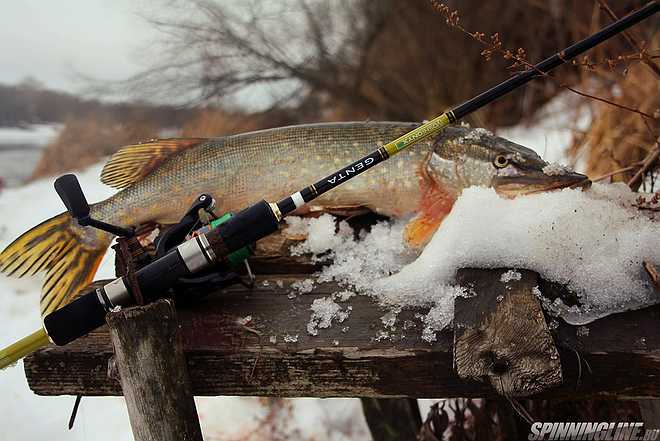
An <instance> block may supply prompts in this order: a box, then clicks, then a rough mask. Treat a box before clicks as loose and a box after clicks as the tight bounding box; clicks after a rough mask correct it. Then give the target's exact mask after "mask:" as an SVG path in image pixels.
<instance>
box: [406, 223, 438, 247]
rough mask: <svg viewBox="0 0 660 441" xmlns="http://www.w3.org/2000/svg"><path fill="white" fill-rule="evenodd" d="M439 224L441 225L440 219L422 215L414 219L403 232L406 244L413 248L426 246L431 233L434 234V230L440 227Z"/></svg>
mask: <svg viewBox="0 0 660 441" xmlns="http://www.w3.org/2000/svg"><path fill="white" fill-rule="evenodd" d="M440 223H442V218H440V219H437V218H432V217H426V216H424V215H419V216H417V217H415V218H414V219H413V220H411V221H410V222H409V223H408V225H406V230H405V232H404V237H405V239H406V242H407V243H408V245H410V246H411V247H414V248H419V247H421V246H423V245H426V243H427V242H428V241H429V240H430V239H431V236H432V235H433V233H435V230H437V229H438V227H439V226H440Z"/></svg>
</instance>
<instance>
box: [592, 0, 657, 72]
mask: <svg viewBox="0 0 660 441" xmlns="http://www.w3.org/2000/svg"><path fill="white" fill-rule="evenodd" d="M598 3H599V4H600V7H601V9H602V10H604V11H605V13H607V15H609V16H610V18H611V19H612V21H617V20H618V19H619V17H617V15H616V14H615V13H614V11H613V10H612V8H610V6H609V5H608V4H607V2H605V0H598ZM623 36H624V38H625V39H626V40H627V41H628V44H630V45H631V46H632V47H633V49H635V50H637V51H638V52H639V54H640V56H641V59H642V63H644V64H646V65H647V66H648V67H650V68H651V70H652V71H653V73H654V74H655V76H656V77H657V78H660V67H658V65H657V64H655V62H654V61H653V60H652V59H651V58H650V57H649V56H648V55H647V54H646V51H645V50H644V48H643V47H642V45H641V44H639V43H638V42H637V40H635V38H634V37H633V36H632V35H631V34H630V33H629V32H628V31H623Z"/></svg>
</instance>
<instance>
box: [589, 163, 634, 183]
mask: <svg viewBox="0 0 660 441" xmlns="http://www.w3.org/2000/svg"><path fill="white" fill-rule="evenodd" d="M640 165H642V161H638V162H635V163H634V164H633V165H629V166H628V167H623V168H619V169H617V170H614V171H611V172H609V173H605V174H604V175H601V176H598V177H597V178H593V179H592V180H591V182H600V181H602V180H605V179H607V178H611V177H612V176H614V175H618V174H620V173H625V172H627V171H631V170H635V169H636V168H637V167H638V166H640Z"/></svg>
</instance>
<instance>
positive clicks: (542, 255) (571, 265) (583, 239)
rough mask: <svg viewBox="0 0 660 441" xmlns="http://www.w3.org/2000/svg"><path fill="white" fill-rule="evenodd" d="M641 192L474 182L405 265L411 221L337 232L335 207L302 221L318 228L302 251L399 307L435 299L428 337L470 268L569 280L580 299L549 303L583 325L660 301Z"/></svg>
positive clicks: (652, 237) (657, 252) (658, 253)
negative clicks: (514, 191) (517, 190)
mask: <svg viewBox="0 0 660 441" xmlns="http://www.w3.org/2000/svg"><path fill="white" fill-rule="evenodd" d="M637 196H638V195H637V194H635V193H632V192H631V191H630V190H628V189H627V187H625V186H624V185H594V186H593V187H592V189H591V190H589V191H582V190H578V189H576V190H571V189H564V190H561V191H556V192H551V193H541V194H535V195H529V196H525V197H518V198H515V199H503V198H500V197H499V196H498V195H497V194H496V193H495V191H494V190H492V189H486V188H476V187H475V188H469V189H467V190H465V191H464V192H463V194H462V196H461V197H460V198H459V199H458V200H457V201H456V203H455V205H454V207H453V209H452V211H451V213H450V214H449V215H448V216H447V217H446V218H445V220H444V221H443V223H442V224H441V226H440V228H439V229H438V231H437V232H436V233H435V235H434V237H433V239H432V240H431V242H430V243H429V244H428V245H427V247H426V248H425V249H424V251H423V252H422V253H421V255H420V256H419V257H418V258H417V259H416V260H415V261H414V262H412V263H410V264H409V265H407V266H405V267H404V264H405V263H406V262H409V261H410V260H412V258H413V257H414V256H412V255H411V252H410V251H409V250H407V249H406V247H405V245H404V244H403V240H402V235H401V232H402V228H403V224H404V223H403V222H394V223H389V222H381V223H379V224H377V225H376V226H374V227H373V228H372V231H371V232H370V233H369V234H363V235H362V236H361V238H360V240H358V241H355V240H353V237H352V234H348V233H347V232H346V231H345V229H346V227H345V226H342V225H341V224H340V225H339V228H338V231H337V233H336V234H335V226H334V222H333V221H332V218H331V217H330V216H328V215H326V216H323V217H321V218H319V219H314V220H309V221H294V222H307V223H308V226H309V231H310V237H309V239H308V240H307V241H305V242H304V243H302V244H301V245H298V246H297V247H296V252H298V253H301V252H314V253H320V256H319V257H317V258H318V259H323V258H333V259H335V262H334V263H332V264H331V265H330V266H328V267H326V268H324V269H323V270H322V272H321V273H320V274H319V275H318V280H319V281H321V282H322V281H330V280H334V281H338V282H340V283H342V284H344V285H347V286H351V287H353V288H354V289H356V290H358V291H359V293H361V294H368V295H372V296H375V297H376V298H377V300H378V301H379V302H380V303H381V304H384V305H388V306H390V307H392V308H401V307H406V306H418V307H419V306H421V307H430V310H429V313H428V314H427V315H426V316H423V317H421V320H422V322H423V324H424V326H425V329H424V339H425V340H428V341H433V339H434V332H435V331H437V330H439V329H442V328H443V327H445V326H446V325H447V324H449V322H450V321H451V319H452V314H453V312H452V311H453V301H454V298H456V296H459V295H468V294H469V293H468V292H465V290H463V289H462V288H459V287H457V286H455V285H453V283H454V276H455V273H456V270H457V269H458V268H463V267H512V268H527V269H531V270H534V271H537V272H539V273H540V274H541V275H542V276H543V277H544V278H546V279H548V280H552V281H555V282H559V283H561V284H564V285H566V286H567V288H568V289H570V290H572V291H574V292H575V293H576V294H578V296H579V298H580V303H581V306H580V307H579V308H578V307H576V306H574V307H571V308H569V307H567V306H565V305H564V304H563V303H561V301H559V302H556V303H554V304H552V305H547V306H552V311H553V312H555V313H556V314H558V315H560V316H561V317H563V318H564V319H566V320H567V321H568V322H570V323H573V324H584V323H588V322H590V321H592V320H595V319H597V318H599V317H602V316H605V315H608V314H611V313H614V312H619V311H623V310H627V309H635V308H640V307H643V306H647V305H650V304H653V303H655V302H657V301H658V296H657V293H655V292H654V288H653V287H652V285H651V284H650V282H649V281H648V279H647V277H646V275H645V273H644V270H643V268H642V262H643V261H650V262H654V263H656V264H657V263H660V223H658V222H657V221H655V220H652V219H649V217H648V216H649V215H652V214H649V213H648V212H647V213H643V212H642V211H640V210H637V209H636V208H634V207H632V206H633V204H634V201H635V199H636V197H637ZM484 219H488V220H489V221H488V222H484ZM312 231H313V233H311V232H312ZM312 234H313V235H312ZM319 235H321V236H320V237H319ZM326 246H328V247H330V248H329V251H328V249H324V248H325V247H326ZM399 270H400V271H399ZM397 271H398V273H396V274H394V275H392V276H390V277H387V275H388V274H391V273H395V272H397ZM519 279H520V273H518V272H517V271H509V272H507V273H505V274H504V275H503V276H502V281H503V282H509V281H512V280H519Z"/></svg>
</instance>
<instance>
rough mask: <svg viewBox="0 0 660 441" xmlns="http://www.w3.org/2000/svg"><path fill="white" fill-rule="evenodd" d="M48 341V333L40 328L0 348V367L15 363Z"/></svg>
mask: <svg viewBox="0 0 660 441" xmlns="http://www.w3.org/2000/svg"><path fill="white" fill-rule="evenodd" d="M48 343H50V340H48V334H46V331H44V330H43V328H42V329H39V330H38V331H35V332H33V333H32V334H30V335H28V336H27V337H23V338H22V339H20V340H18V341H17V342H16V343H13V344H11V345H9V346H7V347H6V348H4V349H0V369H4V368H6V367H7V366H10V365H12V364H14V363H16V362H17V361H18V360H20V359H21V358H23V357H25V356H26V355H28V354H31V353H32V352H34V351H36V350H37V349H39V348H43V347H44V346H46V345H47V344H48Z"/></svg>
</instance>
